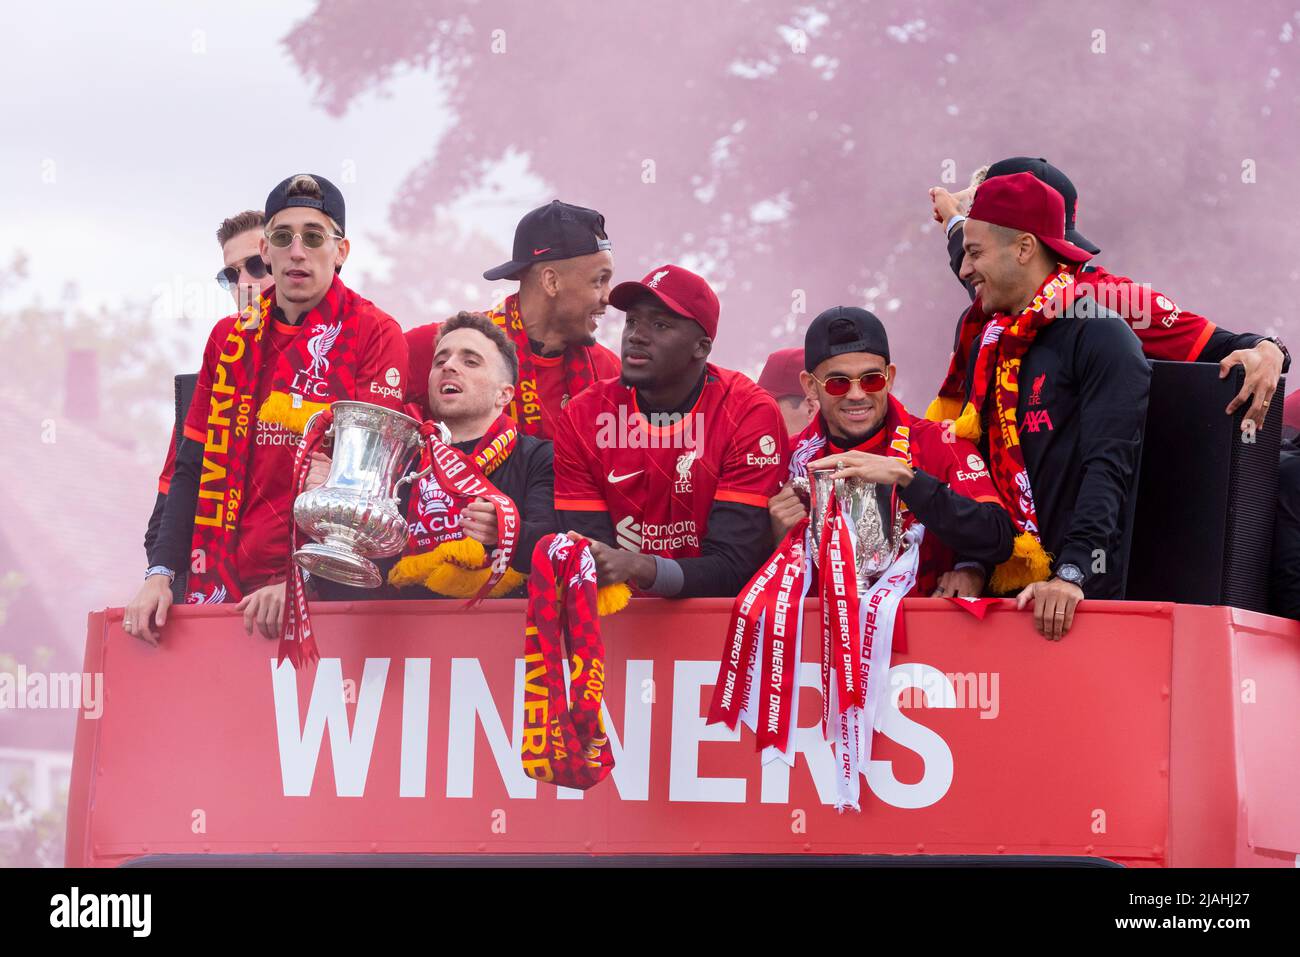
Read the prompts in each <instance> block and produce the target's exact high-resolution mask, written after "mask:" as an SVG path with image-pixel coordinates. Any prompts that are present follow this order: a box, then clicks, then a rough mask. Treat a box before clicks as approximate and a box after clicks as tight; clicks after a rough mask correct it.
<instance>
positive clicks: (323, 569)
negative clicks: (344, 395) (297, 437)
mask: <svg viewBox="0 0 1300 957" xmlns="http://www.w3.org/2000/svg"><path fill="white" fill-rule="evenodd" d="M331 409H332V410H333V412H334V421H333V423H332V424H331V425H330V427H329V428H328V429H327V430H326V431H325V438H326V439H327V440H333V446H334V447H333V451H332V452H331V459H332V460H331V463H330V474H329V478H327V479H326V480H325V484H324V485H322V486H320V487H319V488H314V489H311V490H310V491H307V492H303V493H302V494H301V495H299V496H298V498H297V499H296V500H295V501H294V503H293V518H294V521H295V522H297V523H298V528H299V529H301V530H302V531H303V532H304V533H306V534H307V535H310V536H311V537H312V538H314V539H316V541H315V542H311V543H309V544H307V545H304V546H303V547H302V548H300V549H298V550H297V551H296V552H294V553H293V557H294V560H295V561H297V562H298V564H299V565H301V566H302V567H303V568H305V569H307V571H308V572H310V573H311V574H313V575H320V576H321V577H323V578H328V579H330V580H331V581H336V582H340V583H341V584H344V585H356V586H359V587H362V588H378V587H379V586H380V585H382V584H383V582H384V579H383V576H382V575H380V573H379V569H378V568H377V567H376V566H375V563H374V562H373V561H371V559H374V558H385V557H387V556H389V555H396V554H397V553H398V552H400V551H401V550H402V548H403V546H405V544H406V535H407V522H406V516H405V515H403V514H402V510H401V507H400V506H399V505H398V501H397V495H398V492H399V491H400V490H401V487H402V486H403V485H404V484H406V483H407V482H412V481H415V480H416V479H418V478H420V477H422V476H423V475H425V474H427V473H428V471H429V469H427V468H426V469H424V470H423V471H420V472H411V473H409V474H407V475H402V472H403V470H404V469H405V468H406V467H407V465H408V463H409V462H410V461H411V458H412V455H413V453H414V452H415V450H416V449H417V448H418V447H419V445H420V423H419V422H417V421H416V420H415V419H413V418H411V417H410V416H409V415H403V414H402V413H401V412H394V411H393V410H391V409H386V408H384V407H383V406H379V405H371V404H370V403H369V402H351V401H342V402H335V403H334V404H333V405H332V406H331ZM307 428H308V430H309V431H310V429H311V423H310V422H309V423H308V426H307ZM440 428H441V429H442V434H443V440H444V441H450V438H451V437H450V435H449V434H448V432H447V428H446V426H444V425H441V424H440Z"/></svg>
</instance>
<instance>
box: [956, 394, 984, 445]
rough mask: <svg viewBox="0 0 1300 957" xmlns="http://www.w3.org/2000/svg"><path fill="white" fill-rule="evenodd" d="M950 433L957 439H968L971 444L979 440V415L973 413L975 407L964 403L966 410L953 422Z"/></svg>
mask: <svg viewBox="0 0 1300 957" xmlns="http://www.w3.org/2000/svg"><path fill="white" fill-rule="evenodd" d="M952 431H953V434H955V435H956V436H957V438H959V439H969V440H970V441H972V442H978V441H979V440H980V414H979V413H978V412H976V411H975V406H973V405H971V404H970V403H969V402H967V403H966V408H964V409H962V410H961V415H959V416H957V419H956V420H955V421H954V422H953V424H952Z"/></svg>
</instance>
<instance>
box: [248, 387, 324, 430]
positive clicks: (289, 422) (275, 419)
mask: <svg viewBox="0 0 1300 957" xmlns="http://www.w3.org/2000/svg"><path fill="white" fill-rule="evenodd" d="M329 407H330V404H329V403H328V402H308V401H307V400H306V399H303V400H302V405H300V406H299V407H298V408H296V409H295V408H294V407H293V399H292V398H290V397H289V394H288V393H287V392H272V393H271V394H270V395H268V396H267V397H266V401H265V402H263V403H262V407H261V408H260V409H258V410H257V418H258V420H259V421H261V422H267V423H270V424H274V425H283V426H284V427H285V428H286V429H288V430H289V431H290V432H296V433H297V434H298V435H302V434H303V432H304V431H306V429H307V420H308V419H310V418H311V417H312V416H313V415H315V414H316V413H317V412H324V411H325V410H326V409H328V408H329Z"/></svg>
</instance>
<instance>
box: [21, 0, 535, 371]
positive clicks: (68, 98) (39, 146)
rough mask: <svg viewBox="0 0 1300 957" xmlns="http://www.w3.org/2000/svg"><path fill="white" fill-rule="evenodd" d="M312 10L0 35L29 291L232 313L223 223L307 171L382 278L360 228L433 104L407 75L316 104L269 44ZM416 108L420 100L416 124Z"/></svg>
mask: <svg viewBox="0 0 1300 957" xmlns="http://www.w3.org/2000/svg"><path fill="white" fill-rule="evenodd" d="M312 7H313V4H312V3H309V2H305V0H277V2H275V3H265V2H263V3H256V2H250V0H228V2H223V3H215V2H210V0H200V2H185V3H167V4H164V3H146V2H142V0H126V2H115V3H113V4H89V3H84V2H83V3H69V2H66V0H59V2H52V3H43V4H28V5H25V6H24V7H23V8H22V13H21V18H22V21H23V22H22V26H21V29H17V28H15V29H11V30H8V29H7V30H5V31H3V32H0V77H2V81H0V129H3V130H5V131H6V133H5V137H4V139H5V145H4V149H3V150H0V182H3V183H5V184H6V187H5V189H4V190H3V191H0V263H7V262H9V261H10V260H11V258H12V256H13V254H14V253H15V252H17V251H20V250H21V251H23V252H25V253H26V255H27V260H28V272H29V276H30V281H29V282H28V283H27V284H26V285H25V286H24V289H23V294H24V295H27V296H40V297H42V298H43V299H44V300H46V301H50V300H53V299H57V298H58V297H60V296H61V295H62V293H63V289H64V285H65V283H67V282H75V283H76V284H77V286H78V289H79V292H80V295H81V298H82V300H83V301H84V302H85V303H86V304H87V305H91V306H97V305H99V304H104V303H106V304H109V305H112V304H114V303H120V302H121V301H123V299H126V298H131V299H137V300H138V299H144V298H147V299H149V300H150V301H151V302H153V303H154V306H155V318H156V319H159V320H165V319H166V318H167V314H168V313H170V312H173V311H174V310H175V309H176V308H178V307H179V308H181V309H183V310H185V311H186V312H187V313H189V314H190V315H191V316H192V317H193V318H195V319H197V320H201V322H200V323H199V324H198V327H199V328H202V326H203V323H205V322H210V321H214V320H215V319H217V318H220V317H221V316H222V315H224V314H226V312H228V311H229V310H228V306H229V299H228V298H227V297H226V294H225V293H223V292H222V291H221V290H220V289H219V287H217V285H216V284H215V282H214V281H213V276H214V275H215V274H216V272H217V270H218V269H220V268H221V262H220V250H219V247H218V246H217V244H216V240H215V231H216V228H217V227H218V226H219V225H220V223H221V220H222V219H223V218H224V217H226V216H228V215H230V214H232V213H234V212H238V211H240V210H243V209H247V208H250V207H251V208H260V207H261V206H262V205H263V203H264V201H265V198H266V194H267V193H268V192H270V190H271V188H272V187H273V186H274V185H275V183H276V182H277V181H278V180H279V179H280V178H283V176H288V175H290V174H292V173H297V172H304V171H307V172H318V173H320V174H321V175H323V176H325V177H326V178H328V179H330V180H332V181H334V182H335V183H336V184H338V185H339V186H340V187H341V188H342V189H343V190H344V194H345V197H346V199H347V205H348V220H347V225H348V233H349V235H350V236H351V237H352V239H353V247H352V254H351V260H350V265H351V268H352V270H353V271H354V272H363V271H366V272H372V273H374V274H376V275H379V276H382V275H383V274H384V272H385V269H386V263H385V262H384V261H383V260H382V258H380V257H379V256H378V255H377V254H376V253H375V251H374V248H373V246H372V245H368V244H367V243H366V242H365V235H366V234H367V233H376V232H382V231H383V230H384V229H385V228H386V220H387V211H388V205H389V203H390V202H391V200H392V198H393V195H394V193H395V191H396V189H397V187H398V184H399V183H400V182H401V180H402V178H403V177H404V176H405V174H406V173H407V172H408V171H409V169H410V167H412V166H414V165H416V164H417V163H418V162H419V161H420V159H421V158H423V157H424V156H426V155H428V154H429V153H430V152H431V151H432V149H433V147H434V145H435V144H436V142H437V140H438V138H439V137H440V135H441V134H442V132H443V131H444V130H445V128H446V125H447V122H448V115H447V112H446V110H445V107H444V106H443V103H444V97H443V96H442V94H441V91H440V90H439V88H438V84H437V80H436V79H435V78H434V77H432V76H430V75H428V74H420V73H410V74H406V75H403V76H399V77H396V78H395V79H394V80H393V81H392V82H391V83H389V84H388V85H387V88H386V91H385V93H386V95H366V96H364V97H362V98H361V99H360V100H359V101H358V102H357V103H356V104H355V106H354V107H353V108H352V109H350V110H349V111H348V112H347V113H346V115H343V116H340V117H332V116H330V115H329V114H328V113H326V112H325V111H324V110H322V109H319V108H318V107H316V106H315V105H314V104H313V101H312V91H311V89H310V88H309V87H308V85H307V83H306V82H305V81H304V80H303V79H302V77H301V75H300V73H299V71H298V70H297V69H296V68H295V67H294V65H293V64H292V62H291V61H290V59H289V57H288V54H287V53H286V52H285V51H284V48H283V47H282V46H281V45H280V40H281V38H282V37H283V36H284V35H285V34H286V33H287V32H288V30H289V29H290V27H291V26H292V25H293V23H294V22H296V21H297V20H299V19H301V18H302V17H303V16H305V15H306V14H307V13H309V12H310V10H311V9H312ZM11 25H12V22H11ZM110 37H111V38H112V40H111V42H104V41H105V38H110ZM413 102H415V103H423V104H427V107H425V108H422V109H420V110H419V111H417V113H418V115H419V116H420V122H418V123H416V122H412V121H411V116H412V112H413V111H412V103H413ZM399 103H400V104H401V106H400V108H399V106H398V104H399ZM268 171H273V172H272V173H270V174H268ZM512 218H513V214H506V219H512ZM200 350H201V343H196V344H195V358H197V356H198V354H199V351H200Z"/></svg>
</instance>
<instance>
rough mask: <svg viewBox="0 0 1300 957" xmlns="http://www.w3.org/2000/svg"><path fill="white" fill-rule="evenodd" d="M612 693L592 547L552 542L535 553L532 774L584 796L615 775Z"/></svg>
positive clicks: (527, 713) (528, 678) (527, 689)
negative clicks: (608, 712)
mask: <svg viewBox="0 0 1300 957" xmlns="http://www.w3.org/2000/svg"><path fill="white" fill-rule="evenodd" d="M566 666H567V668H568V670H569V671H570V674H569V676H568V678H567V680H566V677H565V670H566ZM604 690H605V645H604V642H602V641H601V637H600V621H599V618H598V617H597V615H596V560H595V559H594V558H592V555H591V546H590V544H589V543H588V542H587V540H586V539H579V540H578V541H577V542H574V541H572V540H570V539H569V538H568V536H566V535H561V534H556V535H547V536H544V537H543V538H542V539H541V540H540V541H539V542H538V543H537V546H536V548H534V549H533V562H532V574H531V575H530V576H529V579H528V624H527V627H526V628H525V630H524V733H523V744H522V746H521V748H520V751H521V755H520V756H521V757H522V759H523V766H524V773H525V774H527V775H528V776H529V777H530V778H533V779H534V780H537V781H545V782H547V783H548V784H557V785H562V786H563V787H568V788H579V789H581V790H586V789H587V788H589V787H592V786H593V785H595V784H599V783H600V782H601V781H603V780H604V779H605V778H606V777H607V776H608V775H609V772H610V771H612V770H613V769H614V753H613V751H612V750H611V749H610V744H609V735H608V734H606V733H605V723H604V720H603V718H602V716H601V712H600V704H601V699H602V698H603V696H604Z"/></svg>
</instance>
